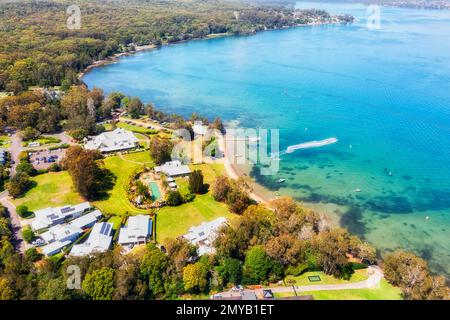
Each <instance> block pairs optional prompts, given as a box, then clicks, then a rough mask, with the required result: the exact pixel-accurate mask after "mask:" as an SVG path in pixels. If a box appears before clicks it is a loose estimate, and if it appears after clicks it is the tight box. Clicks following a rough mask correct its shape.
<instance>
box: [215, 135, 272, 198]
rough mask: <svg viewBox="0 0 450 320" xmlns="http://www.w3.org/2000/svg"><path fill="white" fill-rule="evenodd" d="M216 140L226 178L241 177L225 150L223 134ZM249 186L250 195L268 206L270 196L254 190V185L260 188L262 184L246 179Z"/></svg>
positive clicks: (235, 178)
mask: <svg viewBox="0 0 450 320" xmlns="http://www.w3.org/2000/svg"><path fill="white" fill-rule="evenodd" d="M218 140H219V141H218V142H219V148H220V149H222V151H223V154H224V157H223V158H222V163H223V165H224V167H225V172H226V174H227V176H228V178H231V179H234V180H237V179H239V178H241V177H243V175H242V174H241V173H240V172H239V170H238V169H237V168H236V165H235V164H234V163H233V162H232V161H230V160H231V159H230V158H229V156H228V153H227V150H226V143H225V136H223V135H221V136H219V137H218ZM246 182H247V183H248V184H249V186H250V188H251V190H252V191H251V192H249V195H250V197H251V198H252V199H253V200H255V201H256V202H258V203H262V204H264V205H267V206H269V203H270V201H271V200H273V199H271V198H268V197H267V195H263V194H261V192H258V191H255V186H256V189H258V188H262V187H263V186H261V185H259V184H257V183H255V182H253V181H250V182H249V181H246Z"/></svg>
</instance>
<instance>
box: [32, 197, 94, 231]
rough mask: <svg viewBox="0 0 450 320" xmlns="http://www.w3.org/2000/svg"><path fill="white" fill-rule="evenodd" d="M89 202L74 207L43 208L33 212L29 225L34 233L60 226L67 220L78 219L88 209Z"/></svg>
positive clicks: (89, 206)
mask: <svg viewBox="0 0 450 320" xmlns="http://www.w3.org/2000/svg"><path fill="white" fill-rule="evenodd" d="M90 208H91V205H90V204H89V202H83V203H80V204H77V205H74V206H64V207H58V208H52V207H50V208H45V209H42V210H37V211H35V212H34V215H35V218H34V220H33V222H32V223H31V228H32V229H33V230H34V231H37V230H41V229H44V228H48V227H51V226H54V225H57V224H61V223H63V222H64V221H66V220H68V219H73V218H78V217H79V216H81V214H82V213H84V212H85V211H86V210H88V209H90Z"/></svg>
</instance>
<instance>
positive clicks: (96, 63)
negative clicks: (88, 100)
mask: <svg viewBox="0 0 450 320" xmlns="http://www.w3.org/2000/svg"><path fill="white" fill-rule="evenodd" d="M343 24H346V23H344V22H327V23H316V22H313V23H305V24H297V25H294V26H285V27H281V28H273V29H265V30H259V31H256V32H254V33H250V34H242V35H236V34H233V33H227V32H225V33H211V34H208V35H207V36H205V37H201V38H194V39H188V40H181V41H177V42H174V43H163V44H161V45H159V46H157V45H154V44H148V45H143V46H135V50H133V51H129V52H118V53H114V54H113V55H111V56H108V57H106V58H104V59H102V60H98V61H94V62H93V63H92V64H90V65H88V66H87V67H86V68H84V69H83V70H82V71H80V72H79V73H78V76H77V78H78V80H79V81H80V82H82V83H84V82H83V79H82V78H83V77H84V76H85V75H86V74H87V73H88V72H90V71H92V70H93V69H94V68H97V67H102V66H106V65H109V64H112V63H116V62H118V61H119V58H121V57H126V56H132V55H134V54H136V53H139V52H143V51H149V50H154V49H159V48H162V47H165V46H170V45H176V44H180V43H185V42H190V41H200V40H210V39H217V38H224V37H231V36H249V35H255V34H257V33H260V32H267V31H277V30H286V29H293V28H300V27H313V26H327V25H343Z"/></svg>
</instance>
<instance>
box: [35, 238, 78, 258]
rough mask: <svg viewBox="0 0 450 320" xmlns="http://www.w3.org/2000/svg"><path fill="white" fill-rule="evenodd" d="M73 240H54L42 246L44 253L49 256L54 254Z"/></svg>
mask: <svg viewBox="0 0 450 320" xmlns="http://www.w3.org/2000/svg"><path fill="white" fill-rule="evenodd" d="M70 243H71V242H70V241H63V242H61V241H55V242H52V243H50V244H48V245H46V246H44V247H42V253H43V254H45V255H46V256H47V257H50V256H53V255H55V254H57V253H59V252H61V250H62V249H63V248H64V247H66V246H68V245H69V244H70Z"/></svg>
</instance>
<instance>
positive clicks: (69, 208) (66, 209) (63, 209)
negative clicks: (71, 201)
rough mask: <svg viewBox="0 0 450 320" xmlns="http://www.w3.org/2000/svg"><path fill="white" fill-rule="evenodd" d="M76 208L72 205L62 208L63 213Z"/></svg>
mask: <svg viewBox="0 0 450 320" xmlns="http://www.w3.org/2000/svg"><path fill="white" fill-rule="evenodd" d="M74 210H75V209H74V208H72V207H64V208H61V213H67V212H70V211H74Z"/></svg>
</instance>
